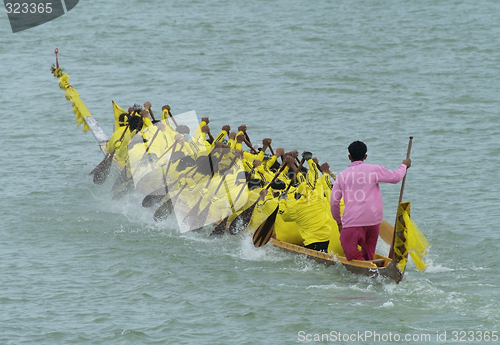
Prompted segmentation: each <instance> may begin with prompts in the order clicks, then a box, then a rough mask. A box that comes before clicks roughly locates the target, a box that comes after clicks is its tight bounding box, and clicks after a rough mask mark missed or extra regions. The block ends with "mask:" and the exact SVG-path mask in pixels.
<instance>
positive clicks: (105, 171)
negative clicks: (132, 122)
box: [89, 125, 128, 184]
mask: <svg viewBox="0 0 500 345" xmlns="http://www.w3.org/2000/svg"><path fill="white" fill-rule="evenodd" d="M127 130H128V125H127V126H126V127H125V130H124V131H123V133H122V135H121V137H120V139H118V140H117V141H116V142H115V147H114V148H113V152H108V153H107V154H106V157H104V159H103V160H102V162H101V163H99V164H98V165H97V166H96V167H95V168H94V170H92V171H91V172H90V174H89V175H94V177H93V181H94V183H95V184H103V183H104V182H105V181H106V179H107V178H108V175H109V168H110V167H111V163H112V162H113V156H114V154H115V152H116V144H117V143H118V142H120V143H121V142H122V140H123V137H124V136H125V133H126V132H127Z"/></svg>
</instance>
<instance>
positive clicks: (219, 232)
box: [210, 216, 229, 236]
mask: <svg viewBox="0 0 500 345" xmlns="http://www.w3.org/2000/svg"><path fill="white" fill-rule="evenodd" d="M228 218H229V216H228V217H226V218H224V219H223V220H222V221H221V222H220V223H219V224H217V225H216V226H215V228H214V231H212V232H211V233H210V236H214V235H222V234H223V233H224V232H225V231H226V225H227V219H228Z"/></svg>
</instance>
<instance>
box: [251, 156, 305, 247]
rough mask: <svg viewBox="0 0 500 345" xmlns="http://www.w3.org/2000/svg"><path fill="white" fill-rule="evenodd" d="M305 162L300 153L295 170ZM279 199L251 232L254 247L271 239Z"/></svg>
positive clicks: (294, 178)
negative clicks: (252, 232) (264, 218)
mask: <svg viewBox="0 0 500 345" xmlns="http://www.w3.org/2000/svg"><path fill="white" fill-rule="evenodd" d="M304 162H305V157H304V154H302V159H301V160H300V164H299V167H298V169H297V171H300V169H301V168H302V165H303V164H304ZM296 176H297V174H295V176H294V177H293V181H290V184H289V185H288V188H287V189H286V191H285V193H284V194H285V198H286V195H287V193H288V190H289V189H290V186H291V185H292V184H293V182H295V181H296ZM279 208H280V207H279V201H278V206H276V208H275V209H274V212H273V213H271V215H270V216H269V217H267V219H266V220H265V221H264V222H263V223H262V224H261V225H260V226H259V227H258V228H257V230H255V232H254V234H253V245H254V246H255V247H262V246H263V245H265V244H267V242H269V240H270V239H271V236H272V235H273V230H274V223H275V221H276V215H277V214H278V211H279Z"/></svg>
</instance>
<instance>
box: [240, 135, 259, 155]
mask: <svg viewBox="0 0 500 345" xmlns="http://www.w3.org/2000/svg"><path fill="white" fill-rule="evenodd" d="M243 141H244V142H245V144H247V146H248V148H249V149H250V151H252V152H253V153H254V154H256V155H257V154H259V152H258V151H257V150H256V149H254V148H253V146H252V143H251V142H249V141H248V140H247V139H246V138H245V139H244V140H243Z"/></svg>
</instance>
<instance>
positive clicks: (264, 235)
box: [253, 206, 279, 248]
mask: <svg viewBox="0 0 500 345" xmlns="http://www.w3.org/2000/svg"><path fill="white" fill-rule="evenodd" d="M278 211H279V206H277V207H276V209H275V210H274V212H273V213H271V215H270V216H269V217H267V219H266V221H265V222H264V223H262V224H261V225H260V226H259V227H258V228H257V230H255V232H254V234H253V245H254V246H255V247H257V248H259V247H262V246H263V245H265V244H267V242H269V240H270V239H271V236H272V235H273V230H274V222H275V221H276V215H277V214H278Z"/></svg>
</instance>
